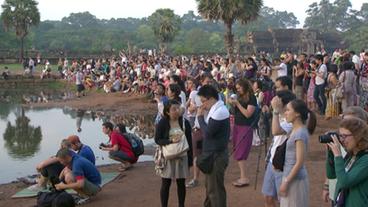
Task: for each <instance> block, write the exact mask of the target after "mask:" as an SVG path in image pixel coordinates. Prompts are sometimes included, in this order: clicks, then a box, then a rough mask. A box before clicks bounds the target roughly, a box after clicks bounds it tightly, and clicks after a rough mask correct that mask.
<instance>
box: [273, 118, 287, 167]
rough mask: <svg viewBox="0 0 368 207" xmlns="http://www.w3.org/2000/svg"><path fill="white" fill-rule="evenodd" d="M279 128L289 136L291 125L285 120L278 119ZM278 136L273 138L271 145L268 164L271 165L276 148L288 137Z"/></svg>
mask: <svg viewBox="0 0 368 207" xmlns="http://www.w3.org/2000/svg"><path fill="white" fill-rule="evenodd" d="M279 122H280V127H281V128H282V129H283V130H284V131H285V132H286V134H289V133H290V132H291V130H292V129H293V124H291V123H288V122H287V121H286V119H285V118H281V117H279ZM286 134H284V135H278V136H274V137H273V143H272V146H271V149H270V154H271V157H270V163H272V159H273V156H274V155H275V152H276V148H277V147H278V146H280V145H281V144H282V143H284V141H285V140H286V139H287V137H288V135H286Z"/></svg>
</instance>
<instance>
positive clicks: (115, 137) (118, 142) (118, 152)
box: [100, 122, 137, 171]
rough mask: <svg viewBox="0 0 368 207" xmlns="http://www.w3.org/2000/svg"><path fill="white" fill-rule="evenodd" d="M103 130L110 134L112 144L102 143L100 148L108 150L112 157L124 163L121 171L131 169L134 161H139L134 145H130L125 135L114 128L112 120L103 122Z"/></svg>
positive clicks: (120, 168)
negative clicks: (135, 154)
mask: <svg viewBox="0 0 368 207" xmlns="http://www.w3.org/2000/svg"><path fill="white" fill-rule="evenodd" d="M102 131H103V133H104V134H106V135H108V136H109V139H110V142H111V144H110V145H101V146H100V149H101V150H103V151H108V152H109V157H110V158H111V159H113V160H116V161H119V162H121V163H122V166H121V167H119V171H125V170H127V169H129V168H130V167H131V166H132V164H133V163H135V162H137V158H136V157H135V156H134V153H133V149H132V146H130V144H129V142H128V141H127V140H126V139H125V138H124V136H123V135H121V134H119V132H117V131H115V130H114V126H113V124H112V123H111V122H105V123H103V124H102Z"/></svg>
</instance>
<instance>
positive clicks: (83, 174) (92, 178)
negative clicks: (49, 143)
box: [55, 149, 101, 200]
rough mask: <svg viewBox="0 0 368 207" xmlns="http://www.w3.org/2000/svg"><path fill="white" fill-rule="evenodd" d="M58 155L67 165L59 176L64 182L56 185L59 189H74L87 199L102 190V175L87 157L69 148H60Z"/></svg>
mask: <svg viewBox="0 0 368 207" xmlns="http://www.w3.org/2000/svg"><path fill="white" fill-rule="evenodd" d="M56 157H57V159H58V161H59V162H60V163H61V164H63V165H64V166H65V167H66V168H65V169H64V170H63V173H62V174H61V176H60V177H59V179H60V180H61V181H62V182H60V183H59V184H56V185H55V188H56V189H57V190H66V189H73V190H75V191H76V192H77V193H78V194H79V195H81V196H83V197H86V199H89V197H90V196H94V195H96V194H97V193H98V192H99V191H100V190H101V187H100V185H101V175H100V173H99V171H98V170H97V168H96V166H94V165H93V164H92V163H91V162H90V161H88V160H87V159H86V158H84V157H81V156H79V155H77V154H75V153H74V152H72V151H70V150H69V149H60V150H59V151H58V152H57V154H56ZM86 199H85V200H86Z"/></svg>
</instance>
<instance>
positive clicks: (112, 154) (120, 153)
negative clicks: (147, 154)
mask: <svg viewBox="0 0 368 207" xmlns="http://www.w3.org/2000/svg"><path fill="white" fill-rule="evenodd" d="M109 157H110V158H111V159H113V160H116V158H118V160H122V161H127V162H132V161H133V159H132V158H130V157H129V156H128V155H127V154H125V153H124V152H123V151H121V150H118V151H110V153H109Z"/></svg>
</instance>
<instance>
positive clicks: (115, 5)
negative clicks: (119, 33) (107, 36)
mask: <svg viewBox="0 0 368 207" xmlns="http://www.w3.org/2000/svg"><path fill="white" fill-rule="evenodd" d="M37 1H38V2H39V5H38V8H39V10H40V13H41V20H42V21H43V20H61V19H62V18H63V17H65V16H69V14H70V13H77V12H84V11H89V12H90V13H91V14H93V15H95V16H96V17H97V18H99V19H111V18H126V17H137V18H141V17H147V16H149V15H151V14H152V13H153V12H154V11H155V10H156V9H158V8H170V9H173V10H174V12H175V13H176V14H178V15H180V16H182V15H183V14H185V13H187V11H189V10H193V11H195V12H196V10H197V4H196V1H195V0H37ZM316 1H318V2H319V1H320V0H263V4H264V6H268V7H272V8H274V9H276V10H279V11H285V10H286V11H288V12H293V13H294V15H295V16H296V17H297V18H298V20H299V22H300V23H301V24H300V25H299V26H298V27H302V26H303V23H304V20H305V18H306V13H305V10H307V8H308V6H309V5H310V4H312V3H313V2H316ZM330 1H333V0H330ZM350 1H351V2H352V4H353V9H356V10H360V8H361V6H362V4H363V2H366V1H367V0H350ZM3 3H4V0H0V4H1V5H2V4H3ZM196 13H197V12H196Z"/></svg>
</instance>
